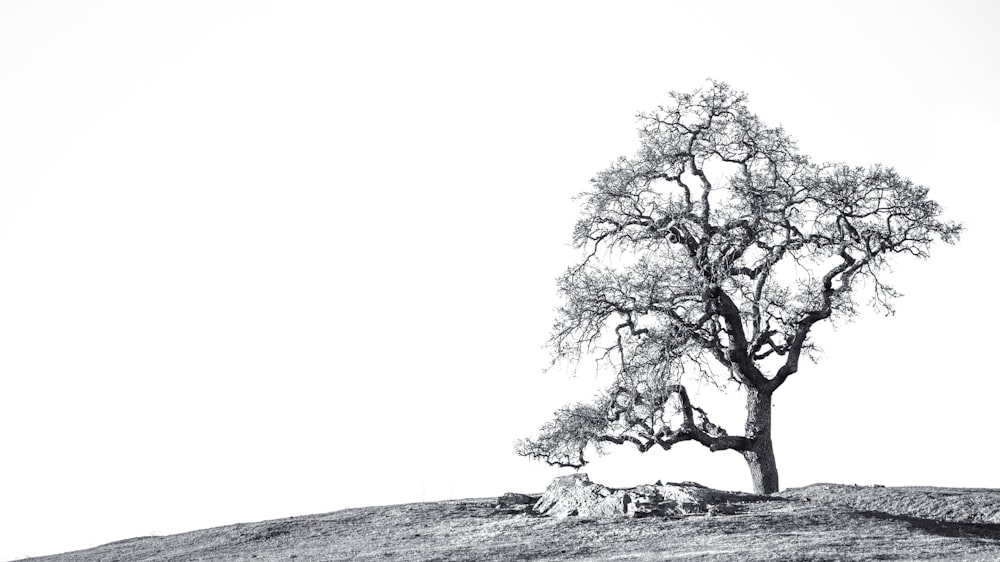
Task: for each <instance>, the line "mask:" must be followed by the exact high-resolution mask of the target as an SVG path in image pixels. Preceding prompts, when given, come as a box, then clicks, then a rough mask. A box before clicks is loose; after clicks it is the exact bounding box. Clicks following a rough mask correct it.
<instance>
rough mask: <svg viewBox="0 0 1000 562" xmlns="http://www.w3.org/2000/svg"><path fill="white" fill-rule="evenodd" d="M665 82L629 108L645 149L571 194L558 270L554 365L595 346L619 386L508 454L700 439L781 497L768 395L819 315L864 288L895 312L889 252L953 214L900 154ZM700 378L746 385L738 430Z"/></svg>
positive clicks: (740, 99)
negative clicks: (788, 129) (565, 250)
mask: <svg viewBox="0 0 1000 562" xmlns="http://www.w3.org/2000/svg"><path fill="white" fill-rule="evenodd" d="M670 96H671V100H672V101H671V103H670V104H668V105H666V106H663V107H659V108H658V109H657V110H655V111H653V112H649V113H641V114H639V123H640V127H639V137H640V141H641V147H640V149H639V151H638V152H637V154H636V155H635V156H634V157H632V158H624V157H622V158H619V159H618V160H617V161H615V162H614V163H612V164H611V166H610V167H609V168H607V169H606V170H604V171H602V172H600V173H599V174H597V176H596V177H595V178H594V179H592V180H591V183H592V189H591V190H590V191H588V192H585V193H583V194H581V196H580V197H581V198H582V200H583V206H582V212H581V217H580V220H579V222H578V223H577V225H576V229H575V232H574V235H573V240H574V243H575V245H576V246H577V247H578V248H580V249H581V250H582V253H583V256H584V257H583V259H582V262H581V263H579V264H575V265H573V266H572V267H570V268H569V269H568V270H567V271H566V273H565V274H563V275H562V276H561V277H560V278H559V280H558V287H559V291H560V293H561V294H562V296H563V299H564V302H563V304H562V305H561V306H560V308H559V309H558V311H557V313H556V320H555V323H554V327H553V330H552V335H551V339H550V341H549V345H550V347H551V350H552V352H553V358H554V363H559V362H569V363H571V364H574V365H575V364H577V363H578V362H579V361H580V360H581V359H583V358H587V357H593V358H595V359H596V360H597V362H598V366H599V368H601V369H606V370H608V371H610V372H612V373H614V377H615V379H614V382H613V384H612V385H611V386H610V388H608V389H607V390H606V391H604V392H603V393H601V394H600V395H598V396H597V397H596V399H595V401H594V402H592V403H589V404H576V405H571V406H567V407H564V408H562V409H560V410H559V411H558V412H556V415H555V419H554V420H553V421H551V422H549V423H547V424H546V425H544V426H543V427H542V429H541V432H540V435H539V436H538V437H537V438H535V439H527V440H522V441H519V442H518V445H517V452H518V453H519V454H521V455H525V456H530V457H535V458H540V459H543V460H545V461H546V462H548V463H550V464H553V465H559V466H571V467H577V468H578V467H581V466H583V465H584V464H586V462H587V461H586V460H585V458H584V453H585V449H586V448H587V447H588V446H594V447H595V448H596V449H597V450H598V452H601V451H602V446H603V445H606V444H608V443H615V444H623V443H632V444H633V445H635V446H636V447H637V448H638V449H639V450H640V451H647V450H649V449H650V448H652V447H654V446H657V445H658V446H660V447H662V448H663V449H669V448H671V446H673V445H674V444H676V443H679V442H682V441H696V442H698V443H700V444H702V445H704V446H705V447H708V448H709V449H710V450H712V451H721V450H733V451H738V452H739V453H740V454H741V455H743V457H744V458H745V459H746V462H747V464H748V465H749V467H750V473H751V476H752V479H753V487H754V491H755V492H757V493H762V494H770V493H774V492H777V491H778V489H779V488H778V470H777V466H776V464H775V458H774V452H773V447H772V442H771V399H772V395H773V394H774V392H775V391H776V390H778V389H779V388H780V387H781V385H783V384H784V383H785V381H786V380H787V379H788V377H789V376H791V375H792V374H794V373H795V372H796V371H798V369H799V363H800V358H801V357H802V356H803V354H806V355H809V353H810V351H812V350H814V349H815V347H814V344H813V342H812V340H811V338H810V331H811V330H812V328H813V326H814V325H816V324H817V323H818V322H821V321H823V320H835V319H837V318H838V317H847V316H851V315H854V314H856V313H857V309H858V307H857V305H856V301H855V298H856V297H858V296H864V297H865V298H867V299H869V304H870V305H872V306H874V307H875V308H876V309H879V310H884V311H887V313H891V312H892V301H893V299H894V298H895V297H898V296H899V295H898V293H897V292H896V291H895V290H893V288H892V287H891V286H890V285H888V284H887V283H886V280H885V276H886V274H887V273H888V268H887V264H888V262H889V260H890V257H891V256H894V255H899V254H903V255H910V256H916V257H918V258H926V257H927V256H928V250H929V248H930V246H931V244H932V243H934V242H935V241H938V240H940V241H944V242H947V243H954V242H955V241H957V240H958V237H959V235H960V233H961V230H962V227H961V225H960V224H958V223H955V222H950V221H945V220H943V219H941V218H940V215H941V207H940V206H939V205H938V204H937V203H936V202H934V201H933V200H931V199H928V197H927V193H928V190H927V188H925V187H922V186H919V185H914V183H913V182H911V181H910V180H909V179H906V178H904V177H902V176H900V175H899V174H898V173H896V171H895V170H893V169H892V168H889V167H886V166H882V165H875V166H870V167H851V166H847V165H845V164H840V163H824V164H816V163H813V162H811V161H810V160H809V158H807V157H806V156H805V155H803V154H800V153H799V151H798V148H797V146H796V144H795V142H794V141H793V140H792V139H791V138H790V137H789V136H788V135H787V134H786V133H785V131H784V130H783V129H782V128H780V127H768V126H767V125H765V124H764V123H762V122H761V120H760V119H759V118H758V117H757V116H756V115H754V114H752V113H750V111H749V110H748V109H747V107H746V100H747V97H746V95H745V94H744V93H742V92H739V91H735V90H733V89H732V88H730V87H729V86H728V85H727V84H725V83H721V82H716V81H710V82H709V83H708V84H707V85H706V87H704V88H703V89H700V90H696V91H694V92H692V93H676V92H674V93H671V94H670ZM692 379H694V380H695V381H696V382H697V381H713V382H715V383H716V384H717V385H720V384H722V383H724V382H725V381H734V382H735V383H736V384H737V385H738V386H739V388H740V389H741V390H743V391H745V392H746V416H747V418H746V425H745V428H744V434H743V435H739V436H737V435H730V434H729V433H727V432H726V431H725V430H724V429H723V428H721V427H719V426H718V425H715V424H713V423H712V422H711V421H710V420H709V419H708V416H707V415H706V413H705V412H704V410H702V409H701V408H698V407H697V406H695V405H694V404H692V403H691V400H690V398H689V396H688V392H687V391H686V389H685V384H686V383H689V382H690V381H691V380H692Z"/></svg>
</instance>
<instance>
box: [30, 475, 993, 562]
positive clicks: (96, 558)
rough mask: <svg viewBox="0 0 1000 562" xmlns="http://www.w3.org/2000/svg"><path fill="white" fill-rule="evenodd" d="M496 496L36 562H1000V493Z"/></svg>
mask: <svg viewBox="0 0 1000 562" xmlns="http://www.w3.org/2000/svg"><path fill="white" fill-rule="evenodd" d="M496 503H497V501H496V499H495V498H485V499H463V500H449V501H441V502H433V503H416V504H404V505H390V506H380V507H364V508H357V509H346V510H342V511H336V512H333V513H327V514H322V515H309V516H303V517H294V518H288V519H279V520H274V521H262V522H258V523H242V524H237V525H229V526H225V527H217V528H213V529H205V530H201V531H193V532H189V533H183V534H178V535H171V536H162V537H139V538H134V539H128V540H124V541H119V542H114V543H111V544H106V545H103V546H99V547H96V548H92V549H89V550H81V551H76V552H68V553H65V554H58V555H54V556H44V557H40V558H31V559H27V560H31V561H33V562H84V561H86V562H140V561H141V562H191V561H195V560H200V561H206V562H207V561H237V560H257V561H261V562H265V561H278V560H281V561H288V560H303V561H305V560H324V561H327V560H372V561H374V560H380V561H382V560H426V561H430V560H435V561H446V560H455V561H458V560H462V561H465V560H482V561H486V560H611V559H614V560H641V561H652V560H668V559H678V560H734V559H736V560H761V561H778V560H782V561H783V560H998V559H1000V490H995V489H962V488H932V487H900V488H890V487H881V486H848V485H840V484H814V485H812V486H807V487H804V488H796V489H790V490H785V491H784V492H783V493H781V494H780V495H777V496H774V497H773V499H771V500H769V501H764V502H748V503H744V504H740V505H734V506H732V508H733V509H730V510H728V511H730V512H732V513H730V514H727V515H717V514H714V515H710V514H699V515H688V516H682V517H673V518H662V517H646V518H637V519H630V518H618V519H585V518H577V517H567V518H563V519H557V518H551V517H538V516H532V515H527V514H509V513H502V512H500V511H498V510H496V509H495V506H496Z"/></svg>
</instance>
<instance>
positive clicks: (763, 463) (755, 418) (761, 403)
mask: <svg viewBox="0 0 1000 562" xmlns="http://www.w3.org/2000/svg"><path fill="white" fill-rule="evenodd" d="M746 438H747V439H748V440H749V446H748V447H747V449H745V450H744V451H743V458H744V459H746V461H747V465H748V466H749V467H750V477H751V478H752V480H753V491H754V493H755V494H774V493H776V492H778V465H777V463H776V462H775V459H774V446H773V444H772V443H771V393H770V392H765V391H759V390H755V389H753V388H748V389H747V425H746Z"/></svg>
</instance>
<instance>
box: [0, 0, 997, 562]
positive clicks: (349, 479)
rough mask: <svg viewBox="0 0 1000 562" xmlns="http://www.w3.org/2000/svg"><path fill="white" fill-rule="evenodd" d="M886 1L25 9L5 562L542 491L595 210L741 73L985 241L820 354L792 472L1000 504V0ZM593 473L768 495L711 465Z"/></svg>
mask: <svg viewBox="0 0 1000 562" xmlns="http://www.w3.org/2000/svg"><path fill="white" fill-rule="evenodd" d="M871 4H873V3H869V2H858V3H849V2H826V3H823V4H820V3H799V2H788V3H776V2H764V3H759V2H758V3H753V7H749V6H748V5H747V3H735V2H733V3H727V2H712V3H698V2H687V3H680V2H672V3H665V2H662V3H656V4H652V3H638V2H631V3H615V4H614V5H612V4H611V3H607V4H604V5H588V4H585V3H581V2H572V3H563V4H555V3H546V4H541V3H534V2H526V3H520V4H519V3H512V2H502V3H501V2H496V3H493V4H490V5H486V4H483V3H476V4H475V5H473V3H468V2H455V3H451V4H444V3H430V2H420V3H416V2H414V3H410V2H399V3H387V2H366V3H361V2H355V3H350V4H348V3H331V2H322V3H321V2H316V3H309V2H295V3H292V2H278V1H275V2H251V1H244V0H241V1H231V2H223V1H210V2H204V1H197V2H178V1H171V2H156V3H154V2H125V1H118V2H87V3H82V2H40V1H36V2H28V1H11V2H4V3H2V4H0V383H2V386H0V455H2V457H0V458H2V461H0V529H3V531H2V533H0V560H7V559H11V558H15V557H20V556H26V555H42V554H51V553H55V552H61V551H66V550H72V549H79V548H86V547H91V546H95V545H98V544H102V543H106V542H110V541H113V540H118V539H124V538H128V537H133V536H139V535H148V534H169V533H176V532H182V531H187V530H193V529H197V528H203V527H209V526H217V525H224V524H229V523H234V522H239V521H253V520H262V519H271V518H278V517H286V516H291V515H299V514H309V513H321V512H327V511H332V510H336V509H341V508H344V507H351V506H364V505H375V504H384V503H403V502H412V501H420V500H436V499H445V498H457V497H482V496H491V495H498V494H501V493H503V492H507V491H523V492H529V491H540V490H542V489H543V488H544V487H545V485H546V484H547V483H548V482H549V481H550V480H551V479H552V478H553V477H555V476H557V475H559V474H562V473H565V472H566V471H565V470H558V469H553V468H550V467H548V466H545V465H542V464H539V463H537V462H529V461H527V460H525V459H522V458H520V457H516V456H514V455H513V454H512V453H511V449H512V443H513V441H514V440H515V439H517V438H519V437H523V436H527V435H530V434H532V433H533V432H534V431H536V429H537V428H538V426H539V425H541V424H542V423H544V422H546V421H548V419H550V416H551V414H552V412H553V410H555V409H556V408H557V407H558V406H560V405H562V404H564V403H565V402H567V401H570V400H574V399H583V398H587V397H589V396H590V395H592V394H593V392H595V391H596V390H597V388H598V382H599V381H595V380H594V378H593V376H591V375H590V374H588V373H583V374H581V375H580V376H578V377H577V378H575V379H569V378H567V377H565V376H564V375H563V374H561V373H560V372H558V371H554V372H549V373H543V372H542V368H543V367H544V365H545V361H546V357H547V355H546V352H545V351H544V350H543V349H542V348H541V345H542V344H543V342H544V340H545V338H546V335H547V331H548V328H549V326H550V323H551V320H552V308H553V307H554V306H555V305H556V303H557V300H556V294H555V284H554V278H555V277H556V276H557V275H558V274H559V273H560V272H561V271H562V270H563V268H564V267H565V266H566V265H569V263H570V262H571V261H572V260H573V259H575V258H576V257H577V256H576V253H575V252H574V251H572V250H570V249H569V248H568V246H567V245H568V242H569V240H570V234H571V229H572V224H573V222H574V219H575V210H576V208H575V206H574V203H573V202H572V201H571V197H572V196H573V195H574V194H576V193H577V192H579V191H581V190H583V189H586V188H587V186H588V183H587V181H588V179H589V178H590V177H592V175H593V174H594V173H595V172H597V171H598V170H600V169H602V168H603V167H605V166H606V165H607V164H608V163H609V162H610V161H611V160H612V159H613V158H615V157H617V156H619V155H622V154H631V153H632V152H633V150H634V149H635V148H636V146H637V142H636V136H635V120H634V114H635V113H636V112H637V111H639V110H646V109H651V108H653V107H655V106H656V105H657V104H660V103H664V102H666V100H667V92H668V91H670V90H682V91H683V90H690V89H693V88H695V87H698V86H700V85H701V84H702V83H703V81H704V79H706V78H708V77H712V78H716V79H720V80H725V81H728V82H730V83H731V84H732V85H733V86H734V87H736V88H739V89H742V90H745V91H747V92H748V93H749V94H750V96H751V99H750V107H751V109H752V110H753V111H755V112H757V113H758V114H759V115H761V116H762V117H763V118H764V119H765V120H766V121H767V122H770V123H782V124H784V126H785V127H786V128H787V129H788V131H789V132H790V133H791V134H792V135H793V136H794V137H796V138H797V139H798V140H799V142H800V145H801V146H802V148H803V149H804V150H805V151H806V152H807V153H808V154H810V155H812V156H813V157H814V158H815V159H817V160H840V161H846V162H849V163H852V164H868V163H872V162H879V161H881V162H884V163H886V164H889V165H892V166H895V167H896V168H897V169H898V170H899V171H900V172H901V173H903V174H904V175H907V176H909V177H910V178H912V179H914V180H915V181H916V182H918V183H922V184H925V185H928V186H930V187H931V194H932V197H933V198H935V199H937V200H938V201H939V202H941V203H942V204H943V205H944V206H945V207H946V210H947V214H948V216H950V217H952V218H955V219H958V220H961V221H963V222H964V223H965V224H966V226H967V229H968V230H967V232H966V235H965V237H964V240H963V241H962V242H961V244H960V245H958V246H955V247H941V248H938V249H937V252H936V253H935V254H934V255H933V257H932V259H931V260H929V261H927V262H912V263H903V262H901V263H900V265H899V267H898V268H897V272H896V273H897V275H896V276H895V278H894V279H895V281H896V284H897V286H898V288H899V289H901V290H902V291H903V292H904V293H905V294H906V296H905V297H904V298H903V299H902V300H901V301H900V302H899V303H898V305H899V306H898V309H899V310H898V314H897V315H896V316H895V317H889V318H885V317H881V316H879V315H877V314H874V313H866V314H865V315H863V316H862V317H861V318H859V319H857V320H856V321H855V322H854V323H853V324H850V325H847V326H844V327H842V328H840V329H839V330H838V331H836V332H834V331H831V330H829V329H825V330H824V331H822V332H821V336H820V338H819V340H818V341H819V343H820V345H821V346H822V347H823V348H824V349H825V351H826V354H825V356H824V358H823V360H822V361H821V363H820V364H818V365H812V364H809V363H807V364H805V365H804V366H803V369H802V371H801V372H800V373H799V374H797V375H795V376H794V378H792V379H790V380H789V382H788V384H786V385H785V387H783V389H782V390H781V392H779V393H778V394H777V395H776V398H775V420H774V421H775V428H774V431H775V441H776V454H777V457H778V461H779V469H780V473H781V483H782V487H791V486H801V485H806V484H810V483H813V482H817V481H835V482H843V483H882V484H886V485H907V484H926V485H940V486H980V487H1000V473H998V472H997V470H996V465H995V457H994V455H995V454H996V452H995V447H994V446H993V445H992V444H991V443H992V442H993V441H994V440H995V438H996V437H995V434H996V432H997V429H998V427H997V426H998V418H997V414H996V411H997V409H996V408H997V406H996V404H995V399H996V396H997V395H998V393H1000V381H998V375H1000V372H998V369H997V366H996V365H997V363H996V361H995V359H994V358H993V357H992V353H994V350H995V348H996V339H995V338H996V328H995V321H994V319H995V318H996V315H997V314H1000V306H998V304H997V302H998V301H997V298H996V296H995V295H994V290H993V289H994V287H993V283H992V282H991V281H992V280H994V279H995V277H994V275H993V265H994V264H993V263H992V258H994V256H996V250H995V246H994V244H993V240H992V239H991V238H992V235H991V232H995V228H994V230H990V228H991V224H992V225H994V226H995V222H996V219H995V216H994V213H995V211H996V209H997V207H998V203H1000V197H998V195H997V186H996V179H995V178H996V175H995V172H994V170H993V169H992V168H994V167H995V160H996V158H997V148H998V146H997V132H998V131H1000V110H998V105H997V104H998V100H1000V64H998V63H1000V35H998V34H997V33H996V30H997V29H998V28H1000V17H998V9H997V8H996V7H995V6H996V5H995V4H994V3H992V2H988V1H983V2H978V3H976V2H954V1H952V2H947V3H946V2H937V3H933V4H930V3H918V2H898V3H887V2H883V3H879V4H878V5H877V6H873V5H871ZM705 399H706V400H709V402H711V400H710V397H708V396H706V397H705ZM731 399H735V401H736V403H737V406H736V409H735V410H733V411H730V412H728V414H727V413H726V412H723V411H719V410H718V409H716V410H712V409H708V411H709V412H710V413H712V415H713V420H715V419H716V418H718V421H723V422H728V424H726V423H724V424H723V425H728V426H729V427H730V430H731V431H738V430H739V428H740V427H741V426H742V413H741V412H740V410H739V401H740V398H738V397H731ZM587 471H588V472H589V473H590V474H591V476H592V478H594V479H595V480H598V481H601V482H605V483H608V484H612V485H633V484H638V483H641V482H651V481H654V480H656V479H658V478H662V479H664V480H674V481H677V480H695V481H699V482H702V483H704V484H706V485H710V486H714V487H720V488H730V489H743V490H746V489H749V487H750V479H749V473H748V471H747V468H746V465H745V463H744V462H743V460H742V458H741V457H740V456H739V455H737V454H735V453H732V452H721V453H717V454H712V453H709V452H707V451H706V450H704V449H702V448H700V446H698V445H695V444H690V443H689V444H684V445H680V446H678V447H677V448H676V449H675V450H673V451H670V452H669V453H661V452H655V453H649V454H647V455H644V456H640V455H638V454H636V453H635V452H634V451H633V450H631V449H626V448H619V449H617V450H616V451H615V452H614V453H613V454H612V455H610V456H609V457H606V458H602V459H598V460H595V462H593V463H592V464H591V465H590V466H589V467H588V470H587Z"/></svg>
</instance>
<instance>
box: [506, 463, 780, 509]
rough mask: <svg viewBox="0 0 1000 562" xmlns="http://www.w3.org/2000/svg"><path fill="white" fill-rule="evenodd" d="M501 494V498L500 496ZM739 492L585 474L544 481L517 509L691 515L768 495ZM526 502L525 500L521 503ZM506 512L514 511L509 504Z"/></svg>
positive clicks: (520, 497) (508, 501) (734, 506)
mask: <svg viewBox="0 0 1000 562" xmlns="http://www.w3.org/2000/svg"><path fill="white" fill-rule="evenodd" d="M530 497H532V496H528V495H525V494H505V495H504V496H501V497H500V498H499V499H498V506H497V510H501V506H502V505H508V506H510V505H513V503H512V502H514V501H515V498H517V499H516V501H521V502H524V501H527V498H530ZM505 498H506V499H505ZM769 499H773V498H769V497H767V496H756V495H753V494H745V493H742V492H724V491H721V490H714V489H712V488H707V487H705V486H702V485H701V484H697V483H695V482H682V483H672V482H668V483H666V484H660V483H659V482H657V483H656V484H643V485H641V486H636V487H634V488H610V487H608V486H604V485H601V484H597V483H594V482H591V480H590V477H589V476H588V475H587V474H585V473H582V472H581V473H576V474H570V475H567V476H560V477H558V478H556V479H555V480H553V481H552V483H551V484H549V487H548V489H546V490H545V493H543V494H542V495H541V497H540V498H539V499H538V501H537V502H535V503H534V505H533V506H531V507H530V509H523V510H520V511H522V512H524V513H531V514H534V515H547V516H551V517H574V516H575V517H623V516H624V517H654V516H655V517H676V516H681V515H690V514H710V515H711V514H720V515H721V514H731V513H736V512H737V510H738V504H741V503H746V502H752V501H762V500H769ZM520 505H525V504H520ZM504 511H506V512H513V511H514V510H512V509H511V508H510V507H507V508H504Z"/></svg>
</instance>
